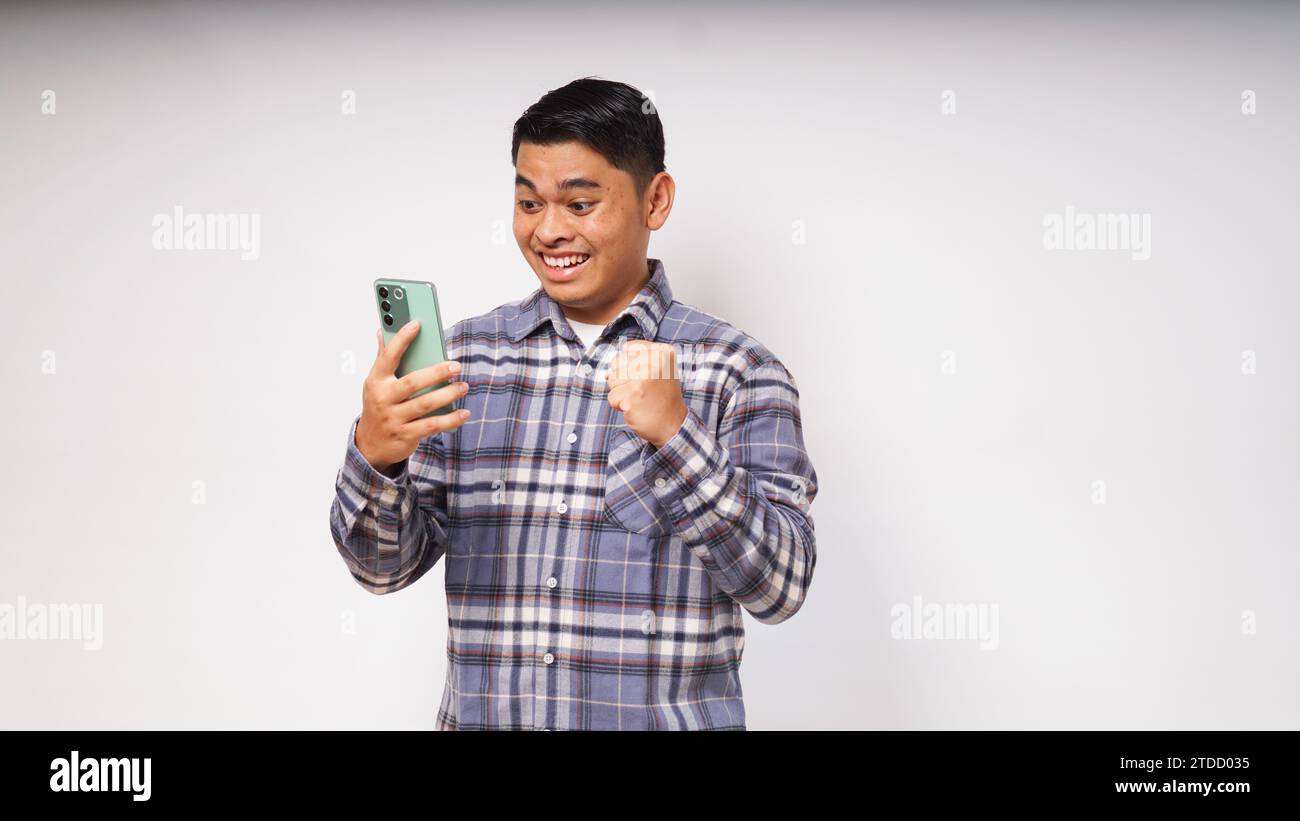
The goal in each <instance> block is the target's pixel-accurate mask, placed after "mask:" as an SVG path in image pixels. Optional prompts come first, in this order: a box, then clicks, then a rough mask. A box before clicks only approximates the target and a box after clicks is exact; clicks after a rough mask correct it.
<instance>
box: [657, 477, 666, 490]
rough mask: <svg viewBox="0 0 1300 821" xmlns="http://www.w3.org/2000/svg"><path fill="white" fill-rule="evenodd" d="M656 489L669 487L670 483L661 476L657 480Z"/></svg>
mask: <svg viewBox="0 0 1300 821" xmlns="http://www.w3.org/2000/svg"><path fill="white" fill-rule="evenodd" d="M655 487H657V488H665V487H668V481H667V480H666V479H664V477H662V476H660V477H659V478H658V479H655Z"/></svg>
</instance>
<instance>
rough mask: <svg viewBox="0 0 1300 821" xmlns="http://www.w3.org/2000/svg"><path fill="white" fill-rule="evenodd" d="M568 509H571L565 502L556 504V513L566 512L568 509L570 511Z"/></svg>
mask: <svg viewBox="0 0 1300 821" xmlns="http://www.w3.org/2000/svg"><path fill="white" fill-rule="evenodd" d="M568 509H569V506H568V505H566V504H565V503H564V502H560V503H559V504H558V505H556V506H555V512H556V513H564V512H566V511H568Z"/></svg>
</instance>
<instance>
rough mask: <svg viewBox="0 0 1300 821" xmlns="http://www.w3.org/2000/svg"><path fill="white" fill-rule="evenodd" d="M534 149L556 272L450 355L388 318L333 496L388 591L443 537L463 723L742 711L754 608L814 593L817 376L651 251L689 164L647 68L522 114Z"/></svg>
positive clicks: (347, 544) (523, 199) (579, 87)
mask: <svg viewBox="0 0 1300 821" xmlns="http://www.w3.org/2000/svg"><path fill="white" fill-rule="evenodd" d="M511 160H512V162H513V163H514V165H515V170H516V177H515V208H514V233H515V239H516V240H517V241H518V243H519V249H520V251H522V252H523V255H524V259H526V260H527V261H528V264H529V265H531V266H532V268H533V272H534V273H535V274H536V275H537V278H538V279H539V280H540V281H541V288H539V289H538V290H537V291H535V292H534V293H533V294H532V295H530V296H529V297H527V298H526V299H523V300H521V301H518V302H513V303H510V304H507V305H502V306H501V307H499V308H497V309H495V310H493V311H490V312H489V313H487V314H484V315H483V316H478V317H474V318H472V319H467V320H464V321H461V322H458V323H457V324H455V325H454V326H452V327H451V328H450V329H449V331H448V334H447V351H448V353H447V355H448V361H447V362H445V363H442V364H440V365H435V366H432V367H429V368H425V369H423V370H421V371H416V372H414V373H411V374H408V375H407V376H405V377H402V378H400V379H399V378H396V377H395V376H394V371H395V369H396V367H397V363H398V361H399V360H400V358H401V355H402V352H403V351H404V350H405V349H406V346H407V345H408V344H409V343H410V341H411V339H412V338H413V337H414V335H415V334H416V332H417V330H418V329H417V328H416V327H414V326H408V327H406V328H403V329H402V330H401V331H400V332H399V333H398V334H397V335H396V336H395V337H394V339H393V341H392V343H391V344H389V345H388V346H386V347H385V345H384V344H383V338H382V336H379V354H378V356H377V358H376V359H375V364H374V367H373V368H372V369H371V372H370V374H369V375H368V376H367V377H366V380H365V385H364V388H363V391H362V410H361V414H360V415H359V416H358V418H357V420H356V421H355V422H354V423H353V426H352V430H351V431H350V432H349V434H348V446H347V453H346V456H345V459H344V462H343V466H342V468H341V470H340V471H339V473H338V477H337V494H336V497H335V499H334V503H333V506H332V508H331V511H330V525H331V529H332V531H333V535H334V540H335V542H336V544H337V546H338V550H339V552H340V554H341V555H342V557H343V560H344V561H345V562H346V563H347V566H348V568H349V570H350V571H351V572H352V575H353V576H354V578H355V579H356V580H357V582H358V583H359V584H360V585H361V586H362V587H364V588H365V589H366V590H369V591H370V592H372V593H391V592H394V591H396V590H401V589H402V588H404V587H407V586H408V585H411V584H413V583H414V582H415V581H416V580H417V579H419V578H420V577H421V576H423V575H424V574H425V573H426V572H428V571H429V569H430V568H432V567H433V566H434V565H435V564H436V563H437V562H438V560H439V559H442V560H443V566H444V568H445V574H446V588H447V615H448V619H449V633H448V638H447V659H448V664H447V679H446V685H445V689H444V691H443V695H442V703H441V706H440V707H439V709H438V713H437V726H438V727H439V729H449V730H454V729H462V730H477V729H534V730H556V729H563V730H596V729H601V730H604V729H610V730H615V729H621V730H633V729H637V730H651V729H735V730H743V729H745V706H744V701H743V698H742V691H741V686H740V678H739V668H740V662H741V657H742V654H743V652H744V646H745V627H744V623H743V619H742V611H748V612H749V613H750V614H751V616H753V617H754V618H755V619H757V620H758V621H760V622H763V623H766V624H776V623H778V622H782V621H785V620H786V619H788V618H790V617H791V616H792V615H794V614H795V612H796V611H798V610H799V608H800V607H801V606H802V605H803V602H804V598H805V596H806V595H807V591H808V587H809V585H810V583H811V582H812V576H813V567H814V566H815V564H816V561H817V559H816V551H815V542H814V535H813V522H812V519H811V518H810V516H809V504H810V503H811V501H812V499H813V498H814V497H815V496H816V494H817V477H816V474H815V473H814V471H813V466H812V464H811V462H810V461H809V458H808V454H807V453H806V452H805V450H804V445H803V435H802V428H801V423H800V416H799V405H798V392H797V390H796V388H795V383H794V379H793V378H792V377H791V375H790V374H789V372H788V371H787V370H786V369H785V368H784V367H783V366H782V365H781V363H780V362H779V361H778V360H777V358H776V357H775V356H774V355H773V354H772V353H771V352H770V351H768V350H767V349H766V348H764V347H763V346H762V345H761V344H759V343H758V342H756V341H755V340H753V339H751V338H750V337H748V336H746V335H745V334H743V333H742V332H740V331H738V330H737V329H735V328H733V327H732V326H730V325H728V324H727V323H726V322H724V321H723V320H721V319H717V318H716V317H713V316H710V315H708V314H706V313H703V312H702V311H699V310H696V309H695V308H692V307H690V306H688V305H683V304H682V303H680V302H677V301H675V300H674V299H673V297H672V292H671V291H670V290H669V287H668V278H667V275H666V273H665V269H664V265H663V263H662V262H661V261H660V260H658V259H653V258H648V257H647V256H646V251H647V248H648V245H649V241H650V232H651V231H654V230H657V229H659V228H660V227H661V226H662V225H663V224H664V222H665V221H666V220H667V219H668V213H669V211H670V210H671V209H672V204H673V196H674V193H675V183H674V182H673V178H672V177H671V176H669V175H668V172H667V171H665V170H664V137H663V127H662V125H661V124H660V121H659V116H658V113H657V112H656V111H655V110H654V107H653V106H652V105H651V104H650V102H649V101H648V100H647V99H646V98H645V97H644V96H643V95H642V94H641V93H640V92H638V91H637V90H636V89H634V88H632V87H630V86H627V85H624V84H622V83H615V82H609V81H605V80H597V79H592V78H586V79H581V80H576V81H574V82H572V83H570V84H569V85H567V86H565V87H563V88H560V89H557V90H555V91H551V92H550V93H548V94H546V95H545V96H544V97H542V98H541V99H540V100H538V101H537V103H536V104H535V105H533V106H532V107H531V108H529V109H528V110H527V111H526V112H524V115H523V116H522V117H521V118H520V119H519V120H518V122H516V123H515V126H514V140H513V145H512V146H511ZM448 378H451V379H453V380H457V381H453V382H452V384H451V385H449V386H447V387H444V388H440V389H439V390H436V391H430V392H429V393H428V394H426V395H424V396H421V397H415V398H411V397H412V394H413V393H415V392H416V391H419V390H421V389H423V388H425V387H428V386H430V385H433V384H436V383H438V382H441V381H443V380H445V379H448ZM452 400H457V401H458V402H459V407H460V410H459V411H458V412H456V413H452V414H447V415H443V416H433V417H430V418H428V419H425V418H423V415H424V414H425V413H426V412H427V411H429V410H431V409H433V408H436V407H440V406H442V405H445V404H447V403H448V402H450V401H452Z"/></svg>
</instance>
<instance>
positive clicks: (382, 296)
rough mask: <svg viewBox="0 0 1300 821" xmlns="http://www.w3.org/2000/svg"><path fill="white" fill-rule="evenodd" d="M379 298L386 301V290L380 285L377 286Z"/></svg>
mask: <svg viewBox="0 0 1300 821" xmlns="http://www.w3.org/2000/svg"><path fill="white" fill-rule="evenodd" d="M379 298H380V299H388V289H387V288H385V287H384V286H382V285H381V286H379Z"/></svg>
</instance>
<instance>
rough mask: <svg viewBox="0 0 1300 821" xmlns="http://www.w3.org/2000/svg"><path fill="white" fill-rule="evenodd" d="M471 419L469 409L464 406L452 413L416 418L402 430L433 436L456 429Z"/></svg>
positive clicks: (416, 435)
mask: <svg viewBox="0 0 1300 821" xmlns="http://www.w3.org/2000/svg"><path fill="white" fill-rule="evenodd" d="M467 419H469V411H467V410H465V409H464V408H462V409H461V410H456V411H452V412H451V413H443V414H438V415H437V416H430V417H429V418H428V419H416V420H415V421H414V422H407V423H406V424H405V425H404V426H403V427H402V431H403V433H405V434H408V435H412V436H415V437H417V438H419V439H423V438H424V437H426V436H432V435H433V434H435V433H442V432H443V431H448V430H455V429H456V428H458V427H460V426H461V425H463V424H465V421H466V420H467Z"/></svg>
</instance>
